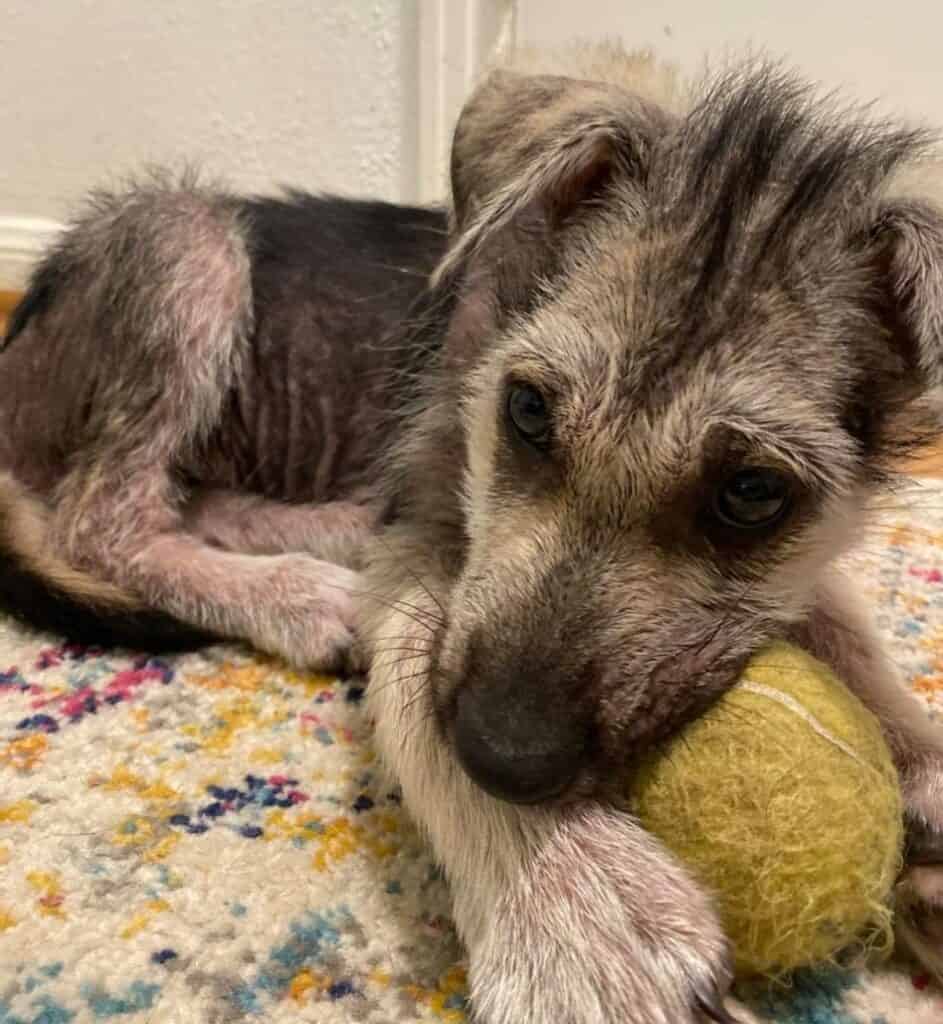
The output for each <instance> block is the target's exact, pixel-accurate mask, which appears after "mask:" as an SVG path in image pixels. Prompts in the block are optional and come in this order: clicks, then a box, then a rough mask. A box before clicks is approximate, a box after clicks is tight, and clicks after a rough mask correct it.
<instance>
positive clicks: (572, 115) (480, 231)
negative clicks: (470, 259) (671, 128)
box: [440, 71, 667, 275]
mask: <svg viewBox="0 0 943 1024" xmlns="http://www.w3.org/2000/svg"><path fill="white" fill-rule="evenodd" d="M666 118H667V115H666V114H664V113H663V112H661V111H659V110H658V109H657V108H655V107H654V106H652V105H650V104H647V103H646V102H645V101H643V100H642V99H640V98H639V97H637V96H635V95H634V94H632V93H629V92H628V91H626V90H625V89H622V88H620V87H619V86H617V85H613V84H611V83H606V82H588V81H582V80H579V79H573V78H565V77H561V76H556V75H521V74H516V73H513V72H508V71H496V72H492V74H490V75H489V76H488V77H487V78H486V79H485V80H484V81H483V83H482V84H481V85H480V86H479V87H478V88H477V89H476V90H475V92H474V93H473V94H472V96H471V98H470V99H469V101H468V103H467V104H466V105H465V107H464V109H463V111H462V114H461V117H460V118H459V122H458V125H457V127H456V130H455V136H454V140H453V146H452V162H451V178H452V220H453V231H454V242H453V246H452V249H451V251H450V253H449V255H448V257H447V258H446V264H445V265H444V266H443V267H442V268H440V275H441V274H442V273H444V272H447V271H448V270H449V269H450V268H452V267H454V266H455V265H456V264H457V263H459V262H460V261H462V260H463V259H464V258H466V257H467V256H469V255H472V254H474V253H475V252H476V251H477V250H478V249H479V248H480V246H481V245H482V244H483V242H484V241H485V240H486V239H488V238H490V237H491V236H492V235H493V234H494V233H495V232H498V231H500V230H501V229H503V228H505V227H506V226H508V225H509V224H511V223H513V222H514V221H515V219H516V218H518V217H519V216H521V215H522V214H524V213H525V212H526V213H527V214H528V216H529V217H530V218H531V221H533V216H534V215H535V214H536V215H538V216H539V217H540V218H541V219H542V220H543V222H544V224H545V227H547V228H548V229H550V230H553V229H554V228H556V227H559V226H561V225H562V224H564V223H566V222H567V220H568V219H569V218H570V217H571V216H572V215H573V214H574V213H575V212H576V211H577V210H578V209H579V207H581V206H582V205H583V204H585V203H586V202H587V201H589V200H591V199H593V198H595V197H596V196H598V195H599V194H600V193H601V192H602V191H603V190H604V189H605V188H606V187H607V186H608V185H609V184H610V183H611V182H612V181H613V179H614V178H615V177H617V176H618V177H622V178H624V179H626V180H631V179H633V178H636V179H642V178H644V175H645V168H646V166H647V161H648V155H649V152H650V150H651V146H652V142H653V139H654V138H655V137H656V135H657V133H658V131H659V129H661V130H664V124H665V121H666Z"/></svg>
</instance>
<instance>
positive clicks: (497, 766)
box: [454, 686, 588, 804]
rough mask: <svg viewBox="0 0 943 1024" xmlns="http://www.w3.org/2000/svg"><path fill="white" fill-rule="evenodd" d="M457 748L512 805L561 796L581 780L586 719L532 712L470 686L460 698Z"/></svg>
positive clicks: (476, 776)
mask: <svg viewBox="0 0 943 1024" xmlns="http://www.w3.org/2000/svg"><path fill="white" fill-rule="evenodd" d="M454 729H455V731H454V738H455V749H456V751H457V753H458V757H459V760H460V761H461V763H462V767H463V768H464V769H465V771H466V772H467V773H468V774H469V775H470V776H471V778H472V779H473V780H474V781H475V782H476V783H477V784H478V785H479V786H481V788H482V789H483V790H485V791H486V792H488V793H490V794H491V795H492V796H496V797H499V798H500V799H502V800H508V801H510V802H512V803H520V804H535V803H540V802H541V801H543V800H549V799H551V798H552V797H555V796H558V795H559V794H560V793H562V792H563V791H564V790H565V789H566V788H567V786H569V785H570V783H571V782H573V780H574V779H575V778H576V776H577V773H578V772H579V769H580V766H581V764H582V762H583V758H584V755H585V752H586V745H587V742H586V741H587V735H588V727H587V724H586V722H585V720H584V717H583V716H582V715H579V714H576V713H573V711H572V709H567V708H561V709H559V711H557V712H556V713H554V712H553V711H552V709H549V708H548V707H546V706H543V707H537V706H534V707H529V706H526V704H524V703H523V702H522V701H521V700H520V699H517V700H508V699H504V700H502V699H501V697H500V696H494V695H492V694H489V693H488V692H487V691H482V690H479V689H478V688H476V687H469V686H465V687H462V689H461V690H460V691H459V693H458V696H457V699H456V716H455V725H454Z"/></svg>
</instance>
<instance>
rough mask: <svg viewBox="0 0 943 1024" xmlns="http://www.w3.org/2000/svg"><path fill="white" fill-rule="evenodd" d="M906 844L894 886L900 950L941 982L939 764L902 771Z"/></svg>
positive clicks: (942, 805)
mask: <svg viewBox="0 0 943 1024" xmlns="http://www.w3.org/2000/svg"><path fill="white" fill-rule="evenodd" d="M902 774H903V793H904V816H905V823H906V840H905V847H904V871H903V874H902V876H901V879H900V882H899V883H898V886H897V891H896V897H897V933H898V937H899V940H900V941H901V943H902V945H904V946H906V947H907V948H908V949H909V950H910V952H911V954H912V955H913V956H914V957H916V958H917V959H918V960H920V961H921V962H922V963H923V965H924V966H925V967H927V968H928V969H929V970H931V971H933V972H934V973H935V974H937V975H938V976H940V977H941V978H943V758H937V757H935V756H934V757H930V758H925V759H922V760H921V761H920V762H918V763H914V764H911V765H907V766H906V767H905V769H904V771H903V773H902Z"/></svg>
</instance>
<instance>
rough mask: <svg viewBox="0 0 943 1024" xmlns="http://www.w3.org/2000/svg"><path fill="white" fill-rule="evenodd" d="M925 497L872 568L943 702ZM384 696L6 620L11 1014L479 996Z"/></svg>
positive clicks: (397, 1010)
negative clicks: (99, 646) (378, 707)
mask: <svg viewBox="0 0 943 1024" xmlns="http://www.w3.org/2000/svg"><path fill="white" fill-rule="evenodd" d="M906 504H907V505H908V506H909V507H908V508H907V510H906V511H903V512H899V513H897V514H894V515H892V516H890V518H888V519H887V521H886V522H885V523H884V524H883V526H882V527H881V529H879V530H877V531H875V533H874V535H873V538H872V539H871V540H870V541H869V543H868V545H867V548H866V550H865V552H864V554H863V556H862V557H861V558H860V559H859V563H858V565H857V566H856V572H857V573H858V574H859V576H860V579H861V585H862V587H864V588H866V589H867V590H868V591H869V592H870V593H871V595H872V596H873V599H874V602H875V604H876V606H877V610H878V613H879V616H880V622H881V627H882V629H883V630H884V632H885V633H886V635H887V637H888V640H889V642H890V643H891V644H892V646H893V650H894V653H895V656H896V658H897V659H898V661H899V662H900V664H901V666H902V668H903V670H904V673H905V675H906V677H907V678H908V679H909V681H910V683H911V685H912V686H913V688H914V689H915V690H916V692H917V693H918V694H919V695H920V696H921V698H922V699H923V700H924V701H926V703H927V706H928V709H929V711H930V713H931V714H933V713H935V712H936V710H937V708H938V707H940V708H943V486H931V487H922V488H919V489H917V490H915V491H914V492H912V493H911V494H910V495H909V496H908V498H907V501H906ZM362 697H363V683H362V681H346V682H344V681H340V680H336V679H330V678H326V677H322V676H317V675H304V674H299V673H296V672H292V671H288V670H286V669H285V668H284V667H283V666H281V665H279V664H276V663H274V662H272V661H269V660H265V659H260V658H254V657H252V656H250V655H249V654H247V653H246V652H244V651H241V650H239V649H237V648H227V647H219V648H214V649H211V650H209V651H206V652H204V653H202V654H198V655H187V656H184V657H175V658H157V657H152V656H149V655H147V654H146V653H131V652H115V651H103V650H96V649H92V648H80V647H72V646H67V645H64V644H62V643H61V642H59V641H58V640H57V639H56V638H54V637H50V636H42V635H36V634H32V633H29V632H26V631H24V630H22V629H20V628H18V627H15V626H14V625H13V624H12V623H9V622H6V621H0V1024H69V1022H75V1024H84V1022H93V1021H109V1020H116V1021H127V1022H128V1024H232V1022H241V1021H249V1022H254V1021H265V1022H271V1024H281V1022H288V1021H291V1022H317V1024H335V1022H338V1024H339V1022H349V1021H364V1022H371V1024H395V1022H402V1021H448V1022H452V1024H458V1022H460V1021H462V1020H464V1019H465V1013H464V1009H463V1007H464V974H463V969H462V961H461V950H460V948H459V946H458V944H457V942H456V939H455V936H454V934H453V932H452V930H451V926H450V923H449V904H448V893H447V890H446V887H445V885H444V882H443V880H442V878H441V877H440V875H439V873H438V872H437V871H436V868H435V866H434V864H433V863H432V861H431V859H430V857H429V854H428V851H427V850H426V849H425V848H424V847H423V845H422V843H421V842H420V840H419V839H418V837H417V835H416V833H415V831H414V830H413V828H412V826H411V825H410V823H409V821H408V819H407V817H406V815H405V813H404V811H403V808H402V807H401V805H400V801H399V798H398V795H397V793H396V791H395V789H393V788H391V787H389V786H388V785H387V784H386V783H385V782H384V781H383V778H382V775H381V773H380V772H379V771H378V770H377V766H376V764H375V761H374V756H373V753H372V752H371V749H370V745H369V732H368V728H367V724H366V722H365V717H364V713H363V711H362ZM741 1015H742V1016H743V1018H744V1019H745V1020H746V1019H749V1020H763V1021H775V1022H776V1024H931V1022H933V1024H939V1022H941V1021H943V995H941V993H940V991H939V990H938V989H936V988H935V986H934V983H933V982H932V981H931V979H930V978H929V977H927V976H926V975H925V974H923V973H921V972H920V971H919V970H917V969H916V968H912V967H908V966H907V965H906V964H902V963H892V964H890V965H885V966H883V967H880V968H879V969H874V970H856V971H849V970H846V971H839V970H830V971H826V972H819V973H813V974H808V975H804V976H802V977H799V978H797V979H796V980H795V982H794V983H793V985H792V987H789V988H777V989H775V990H771V991H769V992H766V993H760V994H759V995H754V996H753V998H752V1003H751V1009H750V1011H749V1012H747V1011H742V1012H741ZM548 1024H557V1022H548Z"/></svg>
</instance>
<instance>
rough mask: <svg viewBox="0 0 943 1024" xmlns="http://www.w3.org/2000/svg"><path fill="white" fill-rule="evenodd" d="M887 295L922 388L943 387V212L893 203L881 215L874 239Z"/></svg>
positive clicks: (899, 341)
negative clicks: (877, 248)
mask: <svg viewBox="0 0 943 1024" xmlns="http://www.w3.org/2000/svg"><path fill="white" fill-rule="evenodd" d="M872 237H873V238H874V240H875V242H876V243H877V245H878V247H879V260H880V266H881V271H882V276H883V279H884V283H885V294H886V295H887V297H888V305H889V309H888V316H887V321H888V327H889V330H890V332H891V334H892V337H893V341H894V343H895V345H896V346H897V348H898V349H899V350H900V352H901V353H902V355H903V356H904V358H905V360H906V361H907V363H908V364H909V365H911V366H912V367H913V368H914V370H915V371H916V372H917V373H918V374H919V375H920V377H921V378H922V380H921V381H920V382H919V383H920V384H921V385H922V387H921V390H926V389H929V388H935V387H940V386H943V213H941V212H940V211H939V210H938V209H936V208H935V207H933V206H932V205H930V204H929V203H924V202H917V201H906V202H905V201H895V202H889V203H887V204H886V205H885V206H884V207H883V208H882V209H881V211H880V212H879V214H878V217H877V219H876V221H875V224H874V230H873V236H872Z"/></svg>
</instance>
